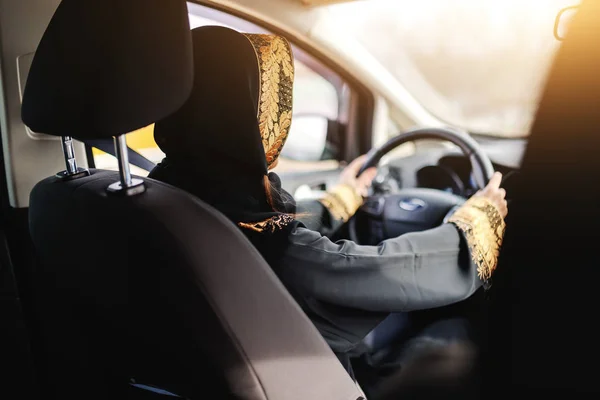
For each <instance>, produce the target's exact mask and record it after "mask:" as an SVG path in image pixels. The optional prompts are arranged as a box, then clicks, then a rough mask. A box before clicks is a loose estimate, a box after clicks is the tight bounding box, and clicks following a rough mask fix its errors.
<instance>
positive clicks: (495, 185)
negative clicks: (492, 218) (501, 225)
mask: <svg viewBox="0 0 600 400" xmlns="http://www.w3.org/2000/svg"><path fill="white" fill-rule="evenodd" d="M501 182H502V174H501V173H500V172H494V175H493V176H492V179H490V182H489V183H488V184H487V186H486V187H485V188H483V189H482V190H480V191H479V192H477V193H475V195H474V196H481V197H485V198H486V199H488V200H489V201H491V202H492V204H494V205H495V206H496V208H497V209H498V211H499V212H500V215H502V218H506V215H507V214H508V203H507V202H506V190H504V189H502V188H501V187H500V183H501Z"/></svg>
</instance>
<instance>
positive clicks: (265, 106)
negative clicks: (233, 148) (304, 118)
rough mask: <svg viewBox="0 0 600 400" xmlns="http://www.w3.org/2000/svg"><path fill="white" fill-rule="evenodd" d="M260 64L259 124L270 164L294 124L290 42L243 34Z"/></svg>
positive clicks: (292, 67)
mask: <svg viewBox="0 0 600 400" xmlns="http://www.w3.org/2000/svg"><path fill="white" fill-rule="evenodd" d="M244 36H245V37H246V38H247V39H248V40H249V41H250V43H251V44H252V46H253V48H254V51H255V53H256V57H257V61H258V65H259V77H260V85H259V86H260V95H259V104H258V115H257V120H258V125H259V130H260V135H261V139H262V143H263V148H264V151H265V157H266V160H267V166H268V167H270V166H271V165H273V164H274V163H275V161H276V160H277V158H278V157H279V154H280V153H281V150H282V149H283V145H284V144H285V141H286V139H287V137H288V133H289V129H290V127H291V123H292V90H293V83H294V58H293V56H292V49H291V46H290V44H289V42H288V41H287V40H286V39H285V38H283V37H281V36H277V35H264V34H244Z"/></svg>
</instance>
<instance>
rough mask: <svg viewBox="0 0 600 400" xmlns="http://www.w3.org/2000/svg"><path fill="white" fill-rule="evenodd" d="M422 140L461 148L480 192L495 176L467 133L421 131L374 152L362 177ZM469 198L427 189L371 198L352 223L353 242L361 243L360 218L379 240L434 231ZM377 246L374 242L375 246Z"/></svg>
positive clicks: (405, 134)
mask: <svg viewBox="0 0 600 400" xmlns="http://www.w3.org/2000/svg"><path fill="white" fill-rule="evenodd" d="M422 139H436V140H444V141H448V142H451V143H454V144H455V145H457V146H458V147H459V148H460V149H461V150H462V152H463V153H464V155H465V156H466V157H468V158H469V161H470V162H471V168H472V171H473V178H474V180H475V185H476V186H477V189H483V188H484V187H485V185H486V184H487V183H488V182H489V180H490V179H491V177H492V175H493V173H494V167H493V165H492V162H491V161H490V159H489V157H488V156H487V155H486V154H485V153H484V152H483V150H482V149H481V147H480V146H479V144H478V143H477V142H476V141H475V140H473V138H471V137H470V136H469V135H468V134H467V133H465V132H462V131H458V130H454V129H450V128H420V129H414V130H410V131H407V132H403V133H401V134H399V135H397V136H395V137H393V138H391V139H390V140H388V141H387V142H386V143H385V144H383V145H382V146H381V147H380V148H378V149H373V150H371V151H370V152H369V153H368V154H367V161H366V162H365V163H364V165H363V166H362V167H361V169H360V171H359V172H358V175H360V174H361V173H363V172H364V171H365V170H366V169H367V168H370V167H374V166H377V165H378V163H379V161H380V160H381V158H382V157H383V156H384V155H386V154H387V153H389V152H390V151H392V150H393V149H395V148H396V147H398V146H400V145H401V144H404V143H406V142H412V141H415V140H422ZM465 200H466V199H465V198H464V197H461V196H457V195H455V194H452V193H448V192H444V191H442V190H436V189H427V188H406V189H400V190H398V191H397V192H396V193H391V194H375V195H372V196H369V197H368V198H367V199H366V201H365V203H364V204H363V206H362V207H361V208H360V209H359V210H358V212H357V214H356V216H355V217H354V218H352V219H351V220H350V223H349V226H348V228H349V235H350V239H351V240H353V241H354V242H356V243H360V242H361V241H360V239H359V235H358V234H357V232H358V231H357V222H356V221H357V219H359V220H363V221H365V220H366V221H365V222H367V223H368V226H369V228H370V229H369V230H370V231H371V233H372V234H373V235H374V236H377V241H380V240H383V239H386V238H391V237H396V236H400V235H402V234H404V233H407V232H415V231H423V230H427V229H431V228H434V227H436V226H438V225H440V224H442V223H443V222H445V220H446V219H447V217H448V216H449V215H450V214H451V212H452V211H453V210H454V209H455V208H457V207H458V206H460V205H461V204H462V203H464V202H465ZM373 244H374V243H373Z"/></svg>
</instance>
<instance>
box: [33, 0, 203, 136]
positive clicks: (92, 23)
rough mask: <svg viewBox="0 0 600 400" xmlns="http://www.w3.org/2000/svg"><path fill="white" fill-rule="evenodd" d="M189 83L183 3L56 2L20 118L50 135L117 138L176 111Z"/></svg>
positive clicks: (176, 0) (153, 0) (160, 0)
mask: <svg viewBox="0 0 600 400" xmlns="http://www.w3.org/2000/svg"><path fill="white" fill-rule="evenodd" d="M192 81H193V56H192V45H191V34H190V27H189V20H188V14H187V6H186V2H185V1H184V0H85V1H83V0H63V1H62V2H61V4H60V5H59V7H58V9H57V10H56V13H55V14H54V16H53V17H52V20H51V21H50V24H49V25H48V28H47V29H46V32H45V33H44V35H43V37H42V40H41V42H40V44H39V46H38V49H37V51H36V54H35V57H34V59H33V63H32V65H31V69H30V72H29V76H28V79H27V83H26V86H25V92H24V96H23V106H22V110H21V113H22V119H23V122H24V123H25V124H26V125H27V126H28V127H29V128H30V129H31V130H33V131H35V132H38V133H45V134H49V135H55V136H73V137H75V138H79V139H90V138H104V137H111V136H117V135H120V134H123V133H127V132H131V131H133V130H136V129H138V128H142V127H144V126H147V125H149V124H151V123H153V122H155V121H157V120H159V119H162V118H164V117H166V116H167V115H169V114H170V113H172V112H173V111H175V110H176V109H178V108H179V107H180V106H181V105H182V104H183V103H184V101H185V100H186V99H187V97H188V96H189V93H190V90H191V87H192Z"/></svg>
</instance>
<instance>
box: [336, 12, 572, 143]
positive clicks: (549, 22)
mask: <svg viewBox="0 0 600 400" xmlns="http://www.w3.org/2000/svg"><path fill="white" fill-rule="evenodd" d="M578 3H579V1H577V0H419V1H414V0H370V1H355V2H350V3H345V4H336V5H332V6H329V7H328V12H329V16H328V17H329V18H334V19H336V20H337V25H338V26H340V27H341V28H342V29H345V30H346V31H347V32H346V33H347V34H348V35H351V36H353V37H355V38H356V39H357V40H358V41H359V42H360V43H361V44H362V45H363V46H364V47H365V48H366V49H367V50H368V52H369V53H370V54H371V55H373V56H374V57H375V58H376V59H377V60H378V61H379V62H380V63H381V64H383V65H384V66H385V67H386V68H387V69H388V70H389V71H390V72H391V73H392V74H393V75H394V76H395V77H396V79H398V81H399V82H400V83H401V84H402V85H404V86H405V87H406V88H407V89H408V91H409V92H411V93H412V94H413V96H415V97H416V99H417V100H418V101H419V102H420V103H421V104H423V106H424V107H425V108H426V109H427V110H428V111H429V112H430V113H432V114H434V115H435V116H436V117H438V118H439V119H441V120H442V121H444V122H446V123H449V124H451V125H455V126H460V127H462V128H465V129H467V130H468V131H470V132H473V133H482V134H490V135H500V136H507V137H519V136H526V135H527V133H528V131H529V128H530V126H531V123H532V121H533V117H534V114H535V111H536V108H537V104H538V100H539V96H540V94H541V90H542V88H543V84H544V81H545V77H546V75H547V72H548V69H549V66H550V65H551V61H552V60H553V56H554V54H555V52H556V50H557V49H558V46H559V45H560V43H559V42H557V41H556V40H555V39H554V36H553V27H554V20H555V17H556V14H557V13H558V11H559V10H560V8H562V7H566V6H570V5H575V4H578Z"/></svg>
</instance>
